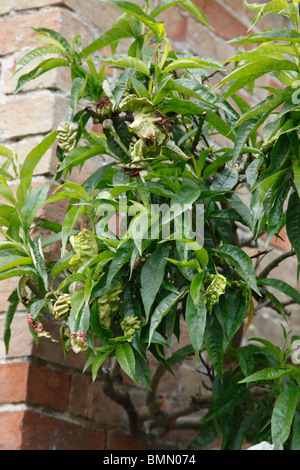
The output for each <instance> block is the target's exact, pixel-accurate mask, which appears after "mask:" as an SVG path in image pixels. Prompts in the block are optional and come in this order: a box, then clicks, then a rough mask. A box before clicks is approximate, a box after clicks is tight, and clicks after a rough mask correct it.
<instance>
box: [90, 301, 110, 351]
mask: <svg viewBox="0 0 300 470" xmlns="http://www.w3.org/2000/svg"><path fill="white" fill-rule="evenodd" d="M90 321H91V328H92V331H93V333H94V334H95V335H96V336H97V338H98V339H99V340H100V341H101V342H102V343H103V344H109V343H110V339H112V337H113V332H112V331H111V330H110V329H109V328H104V327H103V326H102V325H101V323H100V316H99V304H98V301H97V299H96V300H95V301H94V302H93V303H92V306H91V312H90Z"/></svg>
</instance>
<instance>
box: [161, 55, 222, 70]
mask: <svg viewBox="0 0 300 470" xmlns="http://www.w3.org/2000/svg"><path fill="white" fill-rule="evenodd" d="M223 68H224V67H223V66H222V65H221V64H220V63H218V62H217V61H213V60H211V59H205V58H203V59H198V58H196V57H190V58H186V59H177V60H173V61H172V62H171V63H170V64H169V65H167V66H166V67H165V68H164V73H169V72H171V71H173V70H178V69H184V70H186V69H214V70H223Z"/></svg>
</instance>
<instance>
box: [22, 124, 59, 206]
mask: <svg viewBox="0 0 300 470" xmlns="http://www.w3.org/2000/svg"><path fill="white" fill-rule="evenodd" d="M55 140H56V131H53V132H51V133H50V134H48V135H47V136H46V137H45V138H44V139H43V140H42V142H41V143H39V144H38V145H37V146H36V147H34V149H32V150H31V152H30V153H29V154H28V155H27V157H26V158H25V161H24V163H23V165H22V168H21V171H20V181H21V183H20V185H19V187H18V190H17V194H18V201H19V203H20V205H23V203H24V200H25V197H24V194H26V192H25V190H26V189H27V188H28V187H29V185H30V182H31V178H32V175H33V172H34V170H35V168H36V166H37V164H38V163H39V162H40V160H41V158H42V157H43V156H44V154H45V153H46V152H47V150H48V149H49V148H50V147H51V146H52V145H53V144H54V142H55Z"/></svg>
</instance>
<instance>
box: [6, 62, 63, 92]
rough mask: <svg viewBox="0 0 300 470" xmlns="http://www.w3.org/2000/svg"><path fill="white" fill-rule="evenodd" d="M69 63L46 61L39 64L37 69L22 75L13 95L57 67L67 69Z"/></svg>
mask: <svg viewBox="0 0 300 470" xmlns="http://www.w3.org/2000/svg"><path fill="white" fill-rule="evenodd" d="M68 65H69V62H68V61H67V60H65V59H46V60H44V61H43V62H41V63H40V64H39V65H38V66H37V67H35V68H34V69H33V70H31V71H30V72H28V73H25V74H24V75H22V76H21V77H20V78H19V80H18V83H17V86H16V90H15V93H17V92H18V91H19V90H20V89H21V88H23V86H24V85H26V83H28V82H30V81H31V80H34V79H35V78H37V77H40V76H41V75H43V74H44V73H46V72H49V71H50V70H53V69H56V68H57V67H68Z"/></svg>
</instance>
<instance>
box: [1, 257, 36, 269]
mask: <svg viewBox="0 0 300 470" xmlns="http://www.w3.org/2000/svg"><path fill="white" fill-rule="evenodd" d="M31 264H32V259H31V258H29V257H27V256H23V257H20V255H16V256H15V255H12V256H1V257H0V272H2V271H5V270H9V269H11V268H14V267H15V266H24V265H27V266H28V265H31Z"/></svg>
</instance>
